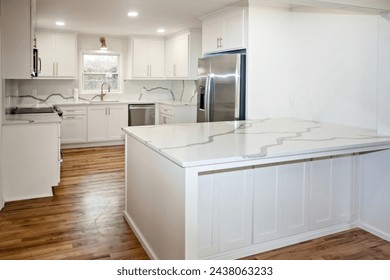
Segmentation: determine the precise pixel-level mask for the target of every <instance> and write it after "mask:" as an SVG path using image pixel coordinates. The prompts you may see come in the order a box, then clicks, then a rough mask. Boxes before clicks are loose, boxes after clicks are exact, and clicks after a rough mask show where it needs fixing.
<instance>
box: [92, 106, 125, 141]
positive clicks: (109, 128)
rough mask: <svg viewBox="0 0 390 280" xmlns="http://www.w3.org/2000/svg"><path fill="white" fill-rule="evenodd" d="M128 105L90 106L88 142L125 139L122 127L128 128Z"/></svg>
mask: <svg viewBox="0 0 390 280" xmlns="http://www.w3.org/2000/svg"><path fill="white" fill-rule="evenodd" d="M127 118H128V112H127V105H125V104H120V105H90V106H88V142H105V141H117V140H122V139H124V134H123V132H122V129H121V128H122V127H125V126H127Z"/></svg>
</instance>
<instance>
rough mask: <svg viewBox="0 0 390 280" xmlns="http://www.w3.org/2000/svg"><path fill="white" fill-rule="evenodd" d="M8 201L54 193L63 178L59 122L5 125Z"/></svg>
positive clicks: (4, 178) (5, 179) (4, 168)
mask: <svg viewBox="0 0 390 280" xmlns="http://www.w3.org/2000/svg"><path fill="white" fill-rule="evenodd" d="M2 138H3V139H2V140H3V141H2V147H3V154H2V162H3V178H2V180H3V181H2V185H3V195H4V200H5V201H14V200H23V199H32V198H39V197H47V196H52V195H53V192H52V187H53V186H57V185H58V183H59V181H60V162H61V155H60V122H59V121H58V122H53V123H27V124H15V125H13V124H12V125H3V135H2Z"/></svg>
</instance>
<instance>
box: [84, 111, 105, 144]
mask: <svg viewBox="0 0 390 280" xmlns="http://www.w3.org/2000/svg"><path fill="white" fill-rule="evenodd" d="M107 113H108V109H107V106H103V105H93V106H88V133H87V134H88V142H99V141H106V140H107Z"/></svg>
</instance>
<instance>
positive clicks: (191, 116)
mask: <svg viewBox="0 0 390 280" xmlns="http://www.w3.org/2000/svg"><path fill="white" fill-rule="evenodd" d="M159 112H160V113H159V123H160V124H175V123H194V122H196V104H178V105H171V104H159Z"/></svg>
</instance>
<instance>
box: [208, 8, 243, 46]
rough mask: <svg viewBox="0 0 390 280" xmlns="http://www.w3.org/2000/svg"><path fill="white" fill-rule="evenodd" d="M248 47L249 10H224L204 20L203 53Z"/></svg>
mask: <svg viewBox="0 0 390 280" xmlns="http://www.w3.org/2000/svg"><path fill="white" fill-rule="evenodd" d="M246 46H247V8H245V7H240V8H233V9H229V10H223V11H221V12H218V13H215V14H212V15H209V16H206V17H204V18H203V23H202V51H203V53H214V52H223V51H230V50H237V49H245V48H246Z"/></svg>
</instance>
